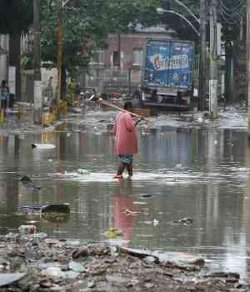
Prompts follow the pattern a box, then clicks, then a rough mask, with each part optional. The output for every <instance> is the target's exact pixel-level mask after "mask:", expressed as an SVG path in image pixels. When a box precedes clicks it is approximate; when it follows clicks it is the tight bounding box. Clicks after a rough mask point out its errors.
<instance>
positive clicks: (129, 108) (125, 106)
mask: <svg viewBox="0 0 250 292" xmlns="http://www.w3.org/2000/svg"><path fill="white" fill-rule="evenodd" d="M124 109H125V110H127V111H129V110H132V109H133V105H132V102H130V101H126V102H125V103H124Z"/></svg>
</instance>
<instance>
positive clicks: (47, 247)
mask: <svg viewBox="0 0 250 292" xmlns="http://www.w3.org/2000/svg"><path fill="white" fill-rule="evenodd" d="M72 242H73V243H74V244H72ZM77 242H78V245H77V246H76V244H75V241H74V240H73V241H72V240H65V239H64V240H63V239H62V240H60V239H56V238H47V237H46V235H45V234H39V233H37V234H33V235H25V236H24V235H22V234H13V233H12V234H11V233H10V234H7V235H5V236H0V291H15V292H19V291H79V292H80V291H81V292H83V291H104V292H105V291H107V292H113V291H114V292H115V291H117V292H120V291H143V292H144V291H154V292H157V291H165V292H168V291H169V292H170V291H171V292H173V291H204V292H210V291H211V292H213V291H231V292H233V291H249V288H250V287H248V286H246V285H244V284H241V283H240V279H239V275H238V274H235V273H224V272H223V273H213V274H207V275H204V274H205V273H204V272H203V273H200V271H201V270H202V269H203V266H204V264H205V262H204V260H202V259H199V260H197V261H196V262H193V263H189V264H185V263H183V264H180V263H174V262H170V261H162V260H161V258H160V257H157V256H156V255H155V254H149V253H147V252H144V251H138V250H133V249H129V248H124V247H114V246H108V245H104V244H98V245H93V244H92V245H86V246H81V244H80V242H79V241H77Z"/></svg>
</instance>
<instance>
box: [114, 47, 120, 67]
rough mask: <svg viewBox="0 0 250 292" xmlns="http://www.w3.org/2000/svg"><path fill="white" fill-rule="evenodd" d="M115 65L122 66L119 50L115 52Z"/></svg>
mask: <svg viewBox="0 0 250 292" xmlns="http://www.w3.org/2000/svg"><path fill="white" fill-rule="evenodd" d="M113 66H120V54H119V52H118V51H114V52H113Z"/></svg>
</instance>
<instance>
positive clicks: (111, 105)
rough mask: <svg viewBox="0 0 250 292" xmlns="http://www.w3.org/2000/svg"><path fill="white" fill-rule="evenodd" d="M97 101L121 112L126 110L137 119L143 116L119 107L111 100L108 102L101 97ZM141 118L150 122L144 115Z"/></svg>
mask: <svg viewBox="0 0 250 292" xmlns="http://www.w3.org/2000/svg"><path fill="white" fill-rule="evenodd" d="M98 101H99V102H101V103H102V104H104V105H106V106H109V107H112V108H114V109H117V110H119V111H122V112H128V113H130V114H131V115H132V116H134V117H136V118H139V119H140V118H142V117H143V116H140V115H138V114H136V113H133V112H131V111H127V110H125V109H124V108H121V107H120V106H118V105H116V104H113V103H111V102H109V101H106V100H103V99H99V100H98ZM143 120H144V121H146V122H150V123H151V121H150V120H149V119H146V118H144V117H143Z"/></svg>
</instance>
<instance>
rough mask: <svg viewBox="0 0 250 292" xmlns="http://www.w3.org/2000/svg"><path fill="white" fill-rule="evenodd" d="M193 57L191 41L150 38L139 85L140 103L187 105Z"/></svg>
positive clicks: (174, 107) (186, 106) (172, 105)
mask: <svg viewBox="0 0 250 292" xmlns="http://www.w3.org/2000/svg"><path fill="white" fill-rule="evenodd" d="M193 60H194V44H193V43H192V42H189V41H175V40H149V41H148V43H147V47H146V52H145V65H144V70H143V74H142V85H141V89H140V91H141V95H140V102H141V104H142V105H143V106H144V107H148V106H156V107H165V108H173V109H180V110H181V109H183V110H185V109H189V107H190V100H191V97H192V92H193V77H192V67H193ZM137 95H138V92H137Z"/></svg>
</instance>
